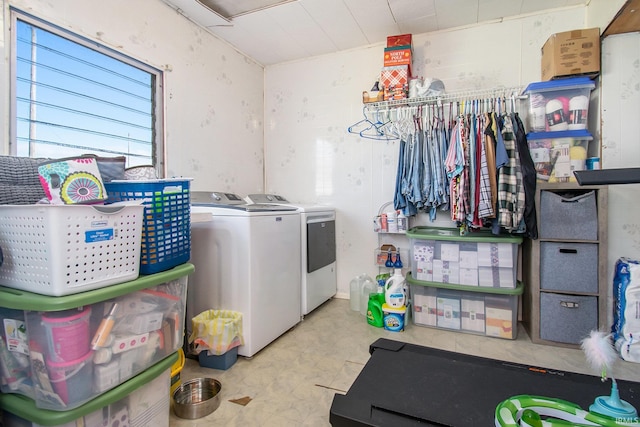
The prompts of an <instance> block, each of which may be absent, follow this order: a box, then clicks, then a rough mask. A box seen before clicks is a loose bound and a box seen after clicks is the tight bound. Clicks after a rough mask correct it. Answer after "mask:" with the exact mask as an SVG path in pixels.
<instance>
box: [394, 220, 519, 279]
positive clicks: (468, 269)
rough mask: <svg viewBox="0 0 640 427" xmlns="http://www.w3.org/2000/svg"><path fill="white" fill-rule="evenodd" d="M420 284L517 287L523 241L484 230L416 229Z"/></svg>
mask: <svg viewBox="0 0 640 427" xmlns="http://www.w3.org/2000/svg"><path fill="white" fill-rule="evenodd" d="M407 236H409V238H410V246H411V273H412V275H413V277H414V278H415V279H416V280H421V281H427V282H435V283H449V284H459V285H468V286H479V287H487V288H505V289H506V288H509V289H514V288H515V287H516V284H517V283H516V279H517V273H518V248H519V245H520V243H521V242H522V238H521V237H516V236H495V235H493V234H492V233H491V232H490V231H487V230H482V231H475V232H471V233H469V234H468V235H465V236H461V235H460V232H459V230H458V229H452V228H436V227H414V228H412V229H410V230H409V231H407Z"/></svg>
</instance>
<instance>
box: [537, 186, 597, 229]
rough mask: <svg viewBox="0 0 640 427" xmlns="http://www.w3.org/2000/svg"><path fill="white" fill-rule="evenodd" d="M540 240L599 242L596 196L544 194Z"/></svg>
mask: <svg viewBox="0 0 640 427" xmlns="http://www.w3.org/2000/svg"><path fill="white" fill-rule="evenodd" d="M539 222H540V238H541V239H569V240H598V211H597V208H596V192H595V191H593V190H591V191H588V192H586V193H584V192H577V191H576V192H558V193H555V192H553V191H541V192H540V219H539Z"/></svg>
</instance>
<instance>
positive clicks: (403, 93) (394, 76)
mask: <svg viewBox="0 0 640 427" xmlns="http://www.w3.org/2000/svg"><path fill="white" fill-rule="evenodd" d="M410 76H411V71H410V67H409V65H396V66H393V67H383V68H382V72H381V73H380V83H381V84H382V86H383V87H384V100H385V101H387V100H389V99H403V98H406V97H407V90H406V89H408V86H409V77H410Z"/></svg>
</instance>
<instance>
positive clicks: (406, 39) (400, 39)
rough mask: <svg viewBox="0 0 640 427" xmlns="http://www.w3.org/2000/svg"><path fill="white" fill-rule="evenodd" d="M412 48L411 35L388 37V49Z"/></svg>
mask: <svg viewBox="0 0 640 427" xmlns="http://www.w3.org/2000/svg"><path fill="white" fill-rule="evenodd" d="M394 46H411V34H399V35H397V36H387V47H394Z"/></svg>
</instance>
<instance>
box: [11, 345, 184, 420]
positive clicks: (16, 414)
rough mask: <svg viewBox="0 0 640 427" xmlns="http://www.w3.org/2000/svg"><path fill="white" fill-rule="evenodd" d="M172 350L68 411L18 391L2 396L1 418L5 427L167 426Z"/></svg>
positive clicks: (172, 361) (173, 361)
mask: <svg viewBox="0 0 640 427" xmlns="http://www.w3.org/2000/svg"><path fill="white" fill-rule="evenodd" d="M176 360H178V354H177V353H173V354H172V355H170V356H167V357H166V358H164V359H162V360H161V361H159V362H158V363H156V364H155V365H153V366H151V367H150V368H148V369H147V370H145V371H144V372H142V373H141V374H139V375H137V376H136V377H135V378H132V379H130V380H128V381H127V382H125V383H123V384H121V385H119V386H118V387H116V388H114V389H112V390H109V391H108V392H106V393H104V394H102V395H100V396H99V397H96V398H95V399H93V400H91V401H90V402H88V403H86V404H84V405H82V406H80V407H78V408H75V409H72V410H69V411H51V410H48V409H40V408H37V407H36V405H35V403H34V402H33V401H32V400H30V399H25V398H23V397H22V396H18V395H15V394H1V395H0V410H1V411H0V412H2V413H1V414H0V419H1V420H2V423H1V424H2V425H3V426H4V427H39V426H58V427H81V426H83V427H104V426H112V427H116V426H119V427H125V426H129V427H148V426H153V427H168V426H169V410H170V405H171V397H170V395H169V391H170V386H169V383H170V381H171V379H170V372H171V365H172V364H173V363H175V361H176Z"/></svg>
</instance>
